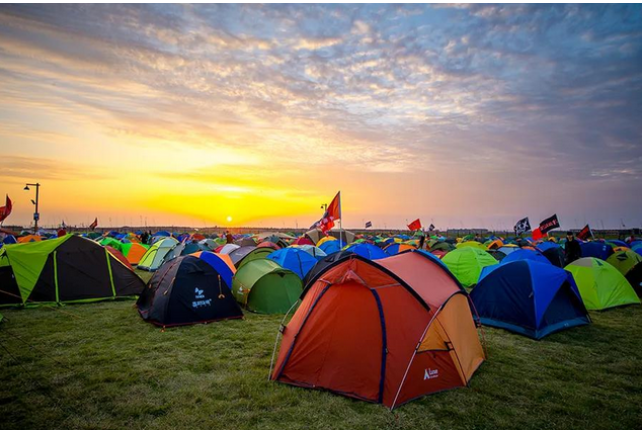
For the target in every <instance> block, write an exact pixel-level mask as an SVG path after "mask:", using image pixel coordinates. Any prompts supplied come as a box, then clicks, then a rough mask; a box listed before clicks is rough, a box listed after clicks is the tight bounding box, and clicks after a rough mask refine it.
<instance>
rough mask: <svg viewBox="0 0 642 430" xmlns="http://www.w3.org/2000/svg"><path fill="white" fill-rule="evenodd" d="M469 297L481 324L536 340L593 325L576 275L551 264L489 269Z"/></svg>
mask: <svg viewBox="0 0 642 430" xmlns="http://www.w3.org/2000/svg"><path fill="white" fill-rule="evenodd" d="M470 298H471V299H472V301H473V303H474V304H475V309H476V310H477V313H478V314H479V318H480V321H481V323H482V324H484V325H488V326H492V327H499V328H503V329H506V330H510V331H513V332H515V333H519V334H523V335H525V336H528V337H531V338H533V339H541V338H543V337H544V336H547V335H549V334H551V333H554V332H556V331H560V330H563V329H566V328H570V327H575V326H578V325H584V324H589V323H590V319H589V317H588V314H587V311H586V308H585V307H584V303H583V302H582V298H581V296H580V293H579V291H578V290H577V286H576V285H575V281H574V280H573V275H571V274H570V273H569V272H567V271H566V270H564V269H560V268H558V267H555V266H553V265H552V264H550V263H549V262H546V263H540V262H536V261H534V260H529V259H524V260H517V261H513V262H512V263H505V264H500V265H496V266H488V267H486V268H485V269H484V272H483V274H482V277H481V279H480V280H479V283H478V284H477V286H476V287H475V288H474V289H473V291H472V292H471V293H470Z"/></svg>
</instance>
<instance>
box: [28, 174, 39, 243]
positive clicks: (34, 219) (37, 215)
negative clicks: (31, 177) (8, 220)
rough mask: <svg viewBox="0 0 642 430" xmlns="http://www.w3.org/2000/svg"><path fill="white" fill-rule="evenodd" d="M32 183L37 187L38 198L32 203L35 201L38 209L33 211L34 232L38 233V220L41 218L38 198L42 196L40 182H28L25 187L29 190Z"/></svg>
mask: <svg viewBox="0 0 642 430" xmlns="http://www.w3.org/2000/svg"><path fill="white" fill-rule="evenodd" d="M30 185H31V186H32V187H36V200H35V201H33V200H32V201H31V203H33V204H34V206H35V207H36V210H35V212H34V213H33V229H34V233H38V220H39V219H40V214H39V213H38V198H39V197H40V184H39V183H35V184H26V185H25V187H24V190H25V191H29V190H30V188H29V186H30Z"/></svg>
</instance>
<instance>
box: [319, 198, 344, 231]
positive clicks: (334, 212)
mask: <svg viewBox="0 0 642 430" xmlns="http://www.w3.org/2000/svg"><path fill="white" fill-rule="evenodd" d="M338 219H341V191H339V192H338V193H337V195H336V196H334V198H333V199H332V201H331V202H330V204H329V205H328V208H327V209H326V210H325V213H324V214H323V217H322V218H321V219H320V220H319V221H317V222H316V224H315V225H313V226H312V227H313V228H314V227H316V228H319V229H321V231H323V232H324V233H325V232H326V231H328V230H330V229H331V228H332V227H334V221H336V220H338Z"/></svg>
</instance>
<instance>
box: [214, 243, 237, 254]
mask: <svg viewBox="0 0 642 430" xmlns="http://www.w3.org/2000/svg"><path fill="white" fill-rule="evenodd" d="M239 248H240V246H238V245H236V244H234V243H228V244H226V245H224V246H223V247H222V248H221V250H220V251H218V253H219V254H229V253H231V252H233V251H236V250H237V249H239Z"/></svg>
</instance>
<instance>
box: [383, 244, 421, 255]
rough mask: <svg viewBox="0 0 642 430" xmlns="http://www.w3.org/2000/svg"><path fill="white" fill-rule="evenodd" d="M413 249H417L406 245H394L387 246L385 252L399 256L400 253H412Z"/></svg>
mask: <svg viewBox="0 0 642 430" xmlns="http://www.w3.org/2000/svg"><path fill="white" fill-rule="evenodd" d="M413 249H417V247H415V246H412V245H408V244H405V243H392V244H390V245H388V246H386V247H385V248H384V249H383V250H384V251H385V252H386V254H388V255H397V254H399V253H400V252H404V251H410V250H413Z"/></svg>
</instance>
